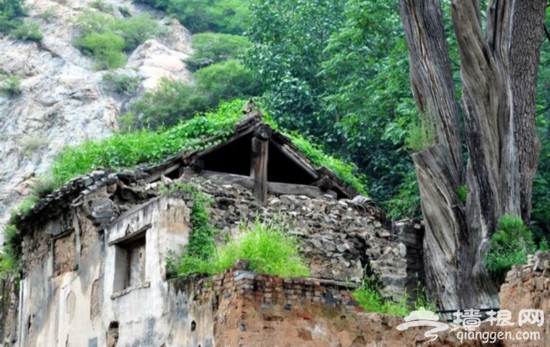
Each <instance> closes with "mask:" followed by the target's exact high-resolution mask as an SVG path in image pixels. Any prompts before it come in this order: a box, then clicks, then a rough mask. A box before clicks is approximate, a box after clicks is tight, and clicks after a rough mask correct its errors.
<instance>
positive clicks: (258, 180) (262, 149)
mask: <svg viewBox="0 0 550 347" xmlns="http://www.w3.org/2000/svg"><path fill="white" fill-rule="evenodd" d="M270 138H271V128H270V127H269V126H268V125H266V124H260V125H259V126H258V128H257V129H256V131H255V132H254V137H252V162H251V166H252V167H251V169H252V170H251V171H252V175H253V178H254V198H255V199H256V200H257V201H259V202H261V203H263V204H265V203H266V202H267V160H268V152H269V139H270Z"/></svg>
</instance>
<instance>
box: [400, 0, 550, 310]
mask: <svg viewBox="0 0 550 347" xmlns="http://www.w3.org/2000/svg"><path fill="white" fill-rule="evenodd" d="M545 10H546V2H545V1H543V0H537V1H521V0H512V1H506V3H504V2H503V1H499V0H492V1H489V3H488V5H487V13H486V15H485V16H483V15H482V11H483V8H482V6H480V2H477V1H471V2H468V1H458V0H453V1H452V3H451V14H452V22H453V28H454V32H455V34H456V39H457V43H458V49H459V52H460V61H461V64H460V68H461V82H462V102H463V105H464V119H463V121H464V122H463V125H464V135H465V139H466V143H467V153H466V154H467V156H468V161H467V164H466V165H465V164H464V162H463V152H462V146H461V138H460V129H461V125H462V123H461V117H459V113H458V107H457V101H456V95H457V94H456V92H455V90H454V81H453V73H452V70H451V60H450V58H449V50H448V47H447V40H446V36H445V29H444V22H443V13H442V9H441V3H440V1H437V0H427V1H421V2H420V1H416V0H400V14H401V18H402V21H403V25H404V28H405V36H406V39H407V43H408V47H409V56H410V65H411V68H410V69H411V70H410V72H411V86H412V91H413V94H414V97H415V101H416V105H417V108H418V111H419V113H420V114H421V115H423V116H424V117H426V118H427V119H428V120H429V122H430V123H431V125H432V128H433V131H434V143H433V144H432V146H429V147H428V148H426V149H423V150H421V151H419V152H417V153H415V154H414V155H413V161H414V163H415V167H416V173H417V177H418V183H419V188H420V195H421V199H422V200H421V203H422V210H423V213H424V218H425V221H426V236H425V253H426V259H431V260H432V261H431V262H430V264H426V269H427V282H428V283H427V284H428V288H429V289H430V291H431V292H432V293H435V295H437V299H438V302H439V305H440V307H441V308H456V307H480V306H481V305H489V306H492V305H495V304H497V303H498V297H497V293H498V289H497V286H496V285H495V282H493V281H492V280H491V278H490V277H489V276H488V273H487V270H486V268H485V266H484V265H483V253H484V252H483V249H484V247H485V245H486V242H487V239H488V238H489V237H490V236H491V235H492V234H493V233H495V231H496V229H497V221H498V220H499V218H500V217H501V216H503V215H505V214H510V215H517V216H521V218H522V219H523V220H524V222H528V221H529V216H530V212H531V184H532V179H533V176H534V173H535V167H536V163H537V159H538V152H539V148H540V146H539V144H538V139H537V134H536V128H535V117H534V115H535V88H536V84H537V83H536V81H537V69H538V62H539V53H540V44H541V40H542V33H543V28H544V13H545ZM485 19H486V20H485ZM463 185H466V186H467V192H468V195H467V199H466V203H463V202H462V201H461V200H460V197H459V194H458V191H459V187H461V186H463Z"/></svg>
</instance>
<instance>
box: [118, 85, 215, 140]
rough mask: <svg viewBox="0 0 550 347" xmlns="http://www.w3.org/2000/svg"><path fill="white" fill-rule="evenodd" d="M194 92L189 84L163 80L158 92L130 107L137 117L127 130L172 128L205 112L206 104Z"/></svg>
mask: <svg viewBox="0 0 550 347" xmlns="http://www.w3.org/2000/svg"><path fill="white" fill-rule="evenodd" d="M193 92H194V90H193V87H191V86H189V85H187V84H184V83H181V82H177V81H170V80H167V79H164V80H162V81H161V83H160V85H159V87H158V89H157V90H156V91H153V92H146V93H145V94H144V95H143V97H142V98H141V99H140V100H138V101H136V102H134V103H133V104H132V105H131V106H130V110H131V112H132V113H133V114H134V115H135V117H134V122H133V123H132V124H129V125H127V128H126V129H127V130H129V129H142V128H150V129H157V128H159V127H161V126H171V125H174V124H176V123H177V122H178V121H180V120H182V119H187V118H190V117H191V116H192V115H193V114H194V113H195V112H201V111H205V110H206V105H204V104H206V102H204V103H203V102H199V101H198V100H199V98H198V97H196V96H194V95H193Z"/></svg>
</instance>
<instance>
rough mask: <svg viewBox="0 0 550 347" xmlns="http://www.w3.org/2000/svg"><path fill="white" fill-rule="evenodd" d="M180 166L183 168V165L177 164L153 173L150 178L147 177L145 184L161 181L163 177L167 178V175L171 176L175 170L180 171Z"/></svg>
mask: <svg viewBox="0 0 550 347" xmlns="http://www.w3.org/2000/svg"><path fill="white" fill-rule="evenodd" d="M180 166H181V164H180V163H177V164H175V165H172V166H170V167H168V168H167V169H164V170H159V171H157V172H153V173H151V175H150V176H149V177H147V178H146V179H145V182H146V183H151V182H154V181H156V180H158V179H160V177H161V176H166V175H169V174H171V173H172V172H174V171H175V170H177V169H179V167H180Z"/></svg>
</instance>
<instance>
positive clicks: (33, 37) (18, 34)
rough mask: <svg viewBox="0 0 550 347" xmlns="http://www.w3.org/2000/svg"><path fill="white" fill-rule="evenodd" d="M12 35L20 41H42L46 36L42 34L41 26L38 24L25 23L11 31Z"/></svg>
mask: <svg viewBox="0 0 550 347" xmlns="http://www.w3.org/2000/svg"><path fill="white" fill-rule="evenodd" d="M11 34H12V35H13V36H14V37H15V38H17V39H18V40H24V41H36V42H38V41H40V40H42V39H43V38H44V35H42V33H41V32H40V26H39V25H38V24H37V23H34V22H30V21H25V22H23V24H21V25H19V26H18V27H17V28H15V29H14V30H12V31H11Z"/></svg>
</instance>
